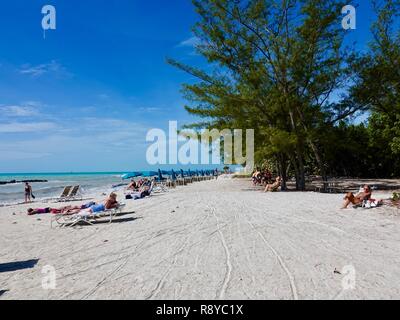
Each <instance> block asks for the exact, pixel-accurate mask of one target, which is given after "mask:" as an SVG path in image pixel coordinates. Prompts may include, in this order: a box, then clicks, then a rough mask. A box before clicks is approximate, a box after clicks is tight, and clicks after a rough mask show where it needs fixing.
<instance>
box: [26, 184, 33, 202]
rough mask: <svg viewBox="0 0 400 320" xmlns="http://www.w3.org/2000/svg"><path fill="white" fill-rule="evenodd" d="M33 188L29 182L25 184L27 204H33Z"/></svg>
mask: <svg viewBox="0 0 400 320" xmlns="http://www.w3.org/2000/svg"><path fill="white" fill-rule="evenodd" d="M31 196H32V187H31V185H30V184H29V183H28V182H25V203H28V202H32V200H31Z"/></svg>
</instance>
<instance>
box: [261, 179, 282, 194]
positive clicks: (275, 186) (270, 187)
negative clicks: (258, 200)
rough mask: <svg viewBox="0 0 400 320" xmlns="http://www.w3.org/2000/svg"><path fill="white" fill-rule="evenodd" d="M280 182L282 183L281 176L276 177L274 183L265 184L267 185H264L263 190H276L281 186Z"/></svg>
mask: <svg viewBox="0 0 400 320" xmlns="http://www.w3.org/2000/svg"><path fill="white" fill-rule="evenodd" d="M281 184H282V178H281V177H277V178H276V180H275V182H274V183H272V184H267V186H266V187H265V190H264V192H274V191H278V189H279V187H280V186H281Z"/></svg>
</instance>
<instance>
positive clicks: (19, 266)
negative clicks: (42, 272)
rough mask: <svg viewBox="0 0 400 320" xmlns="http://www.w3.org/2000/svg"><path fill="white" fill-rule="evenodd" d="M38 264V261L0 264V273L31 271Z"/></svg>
mask: <svg viewBox="0 0 400 320" xmlns="http://www.w3.org/2000/svg"><path fill="white" fill-rule="evenodd" d="M38 262H39V259H33V260H27V261H17V262H8V263H0V273H2V272H13V271H17V270H23V269H32V268H34V267H35V266H36V264H37V263H38Z"/></svg>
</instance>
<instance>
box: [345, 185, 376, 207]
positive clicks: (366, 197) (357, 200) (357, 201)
mask: <svg viewBox="0 0 400 320" xmlns="http://www.w3.org/2000/svg"><path fill="white" fill-rule="evenodd" d="M371 197H372V190H371V187H370V186H369V185H365V186H364V188H363V189H362V190H360V192H359V193H357V194H356V195H354V193H352V192H349V193H348V194H346V196H345V197H344V199H343V200H344V204H343V207H342V209H347V208H348V206H349V205H350V204H353V207H354V208H358V207H364V208H375V207H378V206H380V205H381V204H382V203H383V202H382V200H375V199H372V198H371Z"/></svg>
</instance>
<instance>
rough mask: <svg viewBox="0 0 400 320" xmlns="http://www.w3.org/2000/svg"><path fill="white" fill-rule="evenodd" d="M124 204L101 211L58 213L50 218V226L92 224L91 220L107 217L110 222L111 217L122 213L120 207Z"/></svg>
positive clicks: (123, 206)
mask: <svg viewBox="0 0 400 320" xmlns="http://www.w3.org/2000/svg"><path fill="white" fill-rule="evenodd" d="M125 206H126V205H125V204H124V203H121V204H120V205H119V206H118V207H117V208H114V209H110V210H105V211H102V212H95V213H91V212H80V213H77V214H74V215H65V214H58V215H55V216H54V217H53V218H52V220H51V227H52V228H53V224H55V223H56V224H58V226H59V227H60V228H63V227H74V226H76V225H77V224H79V223H86V224H88V225H93V222H95V221H96V220H98V219H100V218H104V217H108V218H109V223H112V221H113V218H115V217H116V216H118V215H119V214H121V213H122V209H123V208H125Z"/></svg>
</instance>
